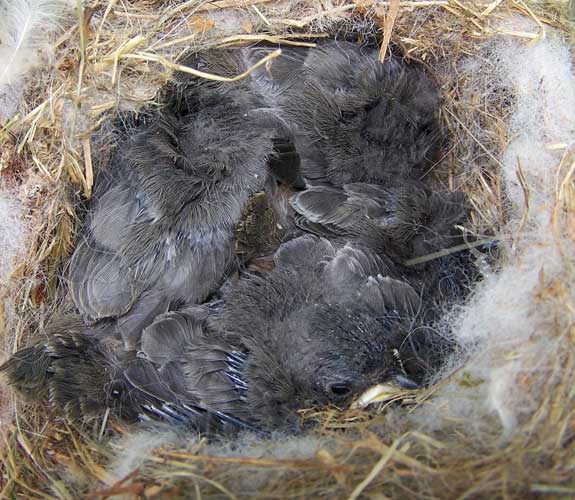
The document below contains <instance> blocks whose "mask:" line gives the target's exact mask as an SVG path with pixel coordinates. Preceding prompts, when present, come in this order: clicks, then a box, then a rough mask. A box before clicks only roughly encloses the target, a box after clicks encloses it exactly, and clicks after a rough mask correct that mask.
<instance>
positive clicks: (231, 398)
mask: <svg viewBox="0 0 575 500" xmlns="http://www.w3.org/2000/svg"><path fill="white" fill-rule="evenodd" d="M142 354H143V355H144V356H145V357H146V359H147V360H149V361H150V362H153V363H154V364H155V365H161V366H168V365H170V366H171V368H170V370H171V371H170V372H169V373H171V374H174V373H176V372H177V374H178V375H177V377H175V380H177V383H176V382H173V383H170V384H169V385H170V387H171V388H172V390H173V391H174V392H175V393H176V394H177V396H178V399H179V400H180V401H182V402H184V403H186V404H193V405H196V406H198V407H201V408H204V409H208V410H210V411H217V412H222V413H231V414H234V415H235V416H237V417H239V418H241V417H242V416H244V417H245V416H246V415H245V411H246V410H245V408H244V405H243V403H242V399H243V397H244V396H245V394H246V392H247V383H246V382H245V380H244V374H243V368H244V362H245V355H244V354H243V353H241V352H239V351H237V349H234V348H233V347H232V346H230V345H227V344H226V343H223V342H219V343H218V342H216V341H214V340H213V339H211V338H210V337H209V335H208V333H207V331H206V326H205V323H204V320H203V318H198V317H196V316H195V315H193V314H190V313H189V312H187V313H186V312H169V313H166V314H164V315H162V316H160V317H158V318H156V320H155V321H154V323H153V324H152V325H150V326H149V327H147V328H146V329H145V330H144V332H143V333H142ZM130 380H132V381H133V378H132V377H130ZM166 401H168V402H173V401H170V400H169V399H166Z"/></svg>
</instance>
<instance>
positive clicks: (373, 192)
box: [290, 183, 427, 247]
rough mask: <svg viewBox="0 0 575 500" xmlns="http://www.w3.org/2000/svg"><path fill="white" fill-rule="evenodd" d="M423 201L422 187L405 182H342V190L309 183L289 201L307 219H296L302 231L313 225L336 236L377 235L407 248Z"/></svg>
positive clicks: (424, 202) (424, 193)
mask: <svg viewBox="0 0 575 500" xmlns="http://www.w3.org/2000/svg"><path fill="white" fill-rule="evenodd" d="M426 200H427V194H426V192H425V190H423V189H418V188H415V187H413V186H411V185H409V184H406V185H404V186H397V187H383V186H378V185H375V184H367V183H354V184H345V185H344V186H343V189H337V188H331V187H327V186H312V187H310V188H308V189H306V190H305V191H302V192H300V193H296V194H295V195H294V196H292V198H291V200H290V202H291V204H292V207H293V208H294V210H295V211H296V212H297V213H298V214H300V216H301V218H303V219H304V220H305V221H307V222H308V223H307V224H306V223H304V224H302V223H301V221H300V224H299V226H300V227H301V229H303V230H308V231H311V232H316V231H315V230H314V228H316V227H317V225H319V226H322V227H323V230H327V231H329V232H331V233H332V234H336V235H337V234H347V235H350V236H361V237H364V238H369V239H373V238H374V237H376V236H377V235H381V236H382V237H383V236H386V237H387V239H388V240H389V241H390V242H391V243H393V244H394V245H396V246H404V247H407V244H408V242H409V240H410V239H411V238H412V237H413V236H414V235H415V233H416V232H417V231H418V230H419V228H420V225H421V220H420V219H421V218H422V217H423V216H424V215H425V212H426V206H427V205H426ZM309 223H311V224H309ZM320 234H321V233H320Z"/></svg>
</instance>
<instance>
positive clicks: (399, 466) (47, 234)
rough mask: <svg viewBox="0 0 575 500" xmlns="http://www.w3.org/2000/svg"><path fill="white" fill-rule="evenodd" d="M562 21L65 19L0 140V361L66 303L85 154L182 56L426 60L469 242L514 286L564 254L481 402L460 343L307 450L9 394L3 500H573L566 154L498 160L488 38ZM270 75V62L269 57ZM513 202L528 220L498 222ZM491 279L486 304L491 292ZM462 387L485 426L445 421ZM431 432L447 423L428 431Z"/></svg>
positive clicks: (507, 118)
mask: <svg viewBox="0 0 575 500" xmlns="http://www.w3.org/2000/svg"><path fill="white" fill-rule="evenodd" d="M566 16H567V13H566V11H565V10H564V9H563V6H562V5H560V4H557V5H552V4H546V5H545V6H543V5H542V4H537V5H536V4H528V3H525V2H524V1H523V0H513V1H507V0H495V1H493V2H490V3H487V2H486V3H481V2H476V3H471V2H460V1H458V0H421V1H413V2H412V1H403V0H401V1H399V0H392V1H390V2H373V1H371V0H356V1H351V2H350V1H347V0H341V1H334V2H331V1H323V0H292V1H288V2H283V1H282V2H273V1H270V0H238V1H232V0H215V1H213V2H203V1H196V0H190V1H186V2H176V1H173V2H162V1H154V0H134V1H116V0H109V1H104V2H102V1H93V2H92V1H88V2H86V3H85V5H84V6H83V7H82V8H80V9H77V12H76V15H75V17H74V14H73V12H72V15H71V17H70V18H65V17H64V18H63V19H62V30H61V31H60V32H59V33H58V34H57V37H56V38H55V40H54V41H53V42H54V43H53V48H54V50H53V52H52V54H53V55H52V57H51V60H50V61H49V63H48V64H47V65H46V66H45V67H44V68H43V69H42V70H38V71H36V72H35V73H34V76H33V78H31V79H30V81H29V83H28V84H27V87H26V92H25V102H24V103H23V105H22V106H21V107H20V113H19V114H17V115H16V116H13V117H12V118H10V119H8V120H7V121H5V122H4V123H3V124H2V127H1V128H0V144H1V146H0V153H1V156H0V162H1V163H0V169H1V171H2V177H3V185H4V186H9V187H10V189H11V190H12V191H13V192H15V193H17V198H18V200H19V201H20V202H21V203H22V204H23V206H24V214H25V220H26V225H27V227H28V234H29V238H28V243H29V246H28V248H29V251H28V253H27V255H25V256H24V257H22V258H21V259H20V261H19V262H18V265H17V266H16V267H15V268H14V271H13V273H12V276H11V280H10V282H9V283H5V284H4V285H5V286H4V290H3V311H2V312H3V314H2V318H1V321H2V325H3V327H4V328H3V333H2V335H3V344H4V348H5V352H6V353H8V352H10V351H12V350H15V349H17V348H18V347H22V346H24V345H26V344H27V343H29V341H30V339H31V338H33V337H34V336H38V335H40V333H39V332H41V331H42V326H43V324H44V322H45V321H47V319H48V318H49V317H50V315H51V313H52V312H53V311H54V310H55V309H56V308H57V307H58V304H59V303H61V300H62V296H61V294H62V292H61V290H60V287H59V283H60V281H61V278H62V276H64V274H65V269H66V262H67V259H68V257H69V255H70V251H71V249H72V248H73V245H74V241H75V235H76V232H77V229H78V228H79V227H80V224H81V216H80V215H79V214H80V211H81V206H82V201H83V200H85V199H87V198H89V197H90V195H91V192H92V183H93V179H94V168H95V165H96V159H97V158H98V157H99V155H100V151H101V150H104V149H105V148H106V147H107V144H108V143H107V141H106V133H105V131H106V130H108V128H107V127H109V123H110V120H111V119H114V118H116V117H117V116H118V113H122V112H126V111H137V110H138V109H141V108H142V107H143V106H153V105H154V103H155V98H156V96H157V91H158V89H160V88H161V87H162V86H163V85H164V84H165V83H166V82H168V81H169V80H170V78H171V75H172V73H173V71H174V70H178V69H181V67H180V66H179V65H178V60H179V57H180V56H181V55H182V54H183V53H184V52H185V51H186V50H189V48H190V47H194V48H205V47H212V46H231V45H237V44H250V43H255V42H258V41H267V42H270V43H274V44H275V43H277V44H278V45H279V46H280V47H281V46H282V45H310V44H313V43H314V41H316V40H317V39H318V38H321V37H325V36H334V35H335V36H344V35H345V34H346V33H349V32H352V31H353V32H356V33H359V34H360V36H361V34H362V33H363V34H365V33H367V32H369V31H373V30H376V31H377V30H380V32H381V33H382V34H383V35H382V37H381V55H382V57H384V56H385V54H386V52H387V51H388V50H389V44H390V43H392V44H394V45H395V46H398V47H400V48H401V50H402V52H403V53H404V55H405V57H406V58H408V59H413V60H417V61H419V62H422V63H423V64H425V65H426V66H427V67H428V68H429V69H430V71H431V72H432V74H434V75H435V77H436V79H437V81H438V82H439V84H440V87H441V91H442V96H443V103H442V107H441V111H440V116H439V120H440V122H441V124H442V127H443V128H444V130H445V131H446V132H447V134H448V136H449V145H448V147H446V148H445V149H444V151H443V153H444V154H443V158H442V159H441V161H440V162H439V163H438V164H437V165H435V167H434V175H435V177H436V179H437V182H440V183H442V184H443V185H444V187H447V188H449V189H461V190H463V191H465V192H466V193H467V194H468V195H469V198H470V200H471V203H472V205H473V220H472V222H473V227H472V230H473V231H474V232H475V233H476V234H480V235H484V236H486V237H490V236H494V235H496V236H497V238H498V239H499V240H500V241H501V245H502V246H503V247H504V248H505V251H504V252H503V253H504V260H505V262H504V263H502V264H501V266H503V267H504V266H507V269H509V268H511V269H515V271H516V273H515V274H517V273H521V272H522V271H521V269H522V268H521V263H522V261H525V262H527V264H529V262H530V261H529V260H528V259H527V258H526V257H525V255H526V252H528V251H531V250H529V249H532V248H537V245H539V246H541V245H543V246H544V245H546V244H548V245H549V255H550V256H551V255H557V257H550V259H552V260H553V264H552V265H551V264H549V265H548V266H547V267H545V266H542V267H541V268H540V269H538V270H537V271H538V279H537V282H536V284H535V285H534V286H533V287H532V289H531V290H529V291H528V295H529V303H528V304H527V306H525V305H524V306H522V307H524V310H525V314H530V315H531V319H529V321H536V322H537V324H538V325H543V327H538V329H537V332H536V333H535V334H533V335H529V336H526V337H522V338H520V339H515V340H516V342H514V343H513V342H512V343H511V344H510V345H509V346H507V348H505V349H503V348H502V351H501V353H500V355H501V356H500V358H498V359H497V360H496V361H493V360H491V361H490V363H491V364H488V369H489V370H490V371H491V382H490V383H491V386H490V387H491V389H489V390H487V391H486V392H485V391H484V392H481V391H482V389H481V387H482V385H488V384H489V381H487V380H483V379H482V378H481V377H479V376H477V375H476V372H474V371H473V370H471V369H470V370H468V369H467V366H468V365H470V364H471V365H472V364H473V363H477V359H476V358H474V356H479V357H481V353H482V351H481V350H479V351H477V350H473V349H470V350H469V351H467V354H468V355H469V356H468V359H467V361H466V362H465V363H460V364H457V363H455V364H454V367H455V368H454V369H453V370H452V371H451V372H450V373H448V374H446V375H445V376H444V377H442V378H441V380H440V381H439V382H438V383H437V384H435V385H433V386H432V387H431V388H430V389H428V390H427V391H425V392H424V393H418V394H407V395H404V397H403V402H402V403H403V404H401V405H400V406H398V405H397V404H396V403H395V402H394V403H392V404H389V405H388V407H387V408H381V409H380V410H381V411H369V412H367V411H360V410H347V411H341V410H338V409H323V410H312V409H309V410H305V411H303V412H302V418H305V419H312V420H314V421H316V422H317V424H318V425H317V426H316V427H315V430H313V431H311V432H310V433H309V434H308V435H307V436H305V437H303V438H302V437H285V436H284V437H282V436H277V437H276V438H274V439H270V440H266V441H262V440H258V439H256V438H249V437H247V438H244V439H242V440H239V441H237V442H233V443H226V442H219V443H208V442H206V441H204V440H202V439H196V438H194V437H193V436H189V435H187V436H186V435H184V436H182V435H178V434H177V433H176V432H177V431H174V430H169V429H168V430H165V431H163V432H160V431H157V430H154V431H149V430H142V429H141V428H131V427H128V426H126V424H124V423H122V422H119V421H115V420H114V419H113V418H112V417H111V416H110V415H102V416H101V417H99V418H96V419H93V420H90V421H89V422H83V423H79V422H70V421H67V420H64V419H62V418H60V417H58V416H56V415H52V414H51V413H50V412H47V410H46V408H45V407H44V406H34V405H30V404H24V403H21V402H19V401H17V400H14V399H13V397H12V396H11V394H10V393H9V392H8V390H7V389H2V392H1V393H0V398H1V399H0V400H1V402H2V406H3V408H2V413H1V414H0V418H2V421H1V426H0V431H1V433H2V441H1V444H0V456H1V460H0V470H1V471H2V475H1V483H0V484H1V486H0V497H1V498H43V499H51V498H58V499H63V498H66V499H72V498H80V497H82V498H113V497H118V496H121V495H124V497H126V498H140V497H142V498H189V497H197V498H201V497H202V496H204V495H206V496H207V495H213V496H221V497H230V498H236V497H242V496H262V497H278V498H280V497H281V498H291V497H330V498H339V497H349V498H358V497H360V496H364V497H365V498H374V499H375V498H388V497H406V496H409V497H427V498H431V497H440V498H455V497H490V498H499V497H521V498H524V497H526V496H532V495H538V494H555V495H562V494H565V495H569V494H573V493H574V492H575V482H574V480H573V478H574V477H575V461H574V460H573V457H574V456H575V439H573V437H574V436H575V434H574V433H575V398H574V394H573V387H574V386H575V335H574V332H575V330H573V328H574V327H573V324H574V320H575V311H574V309H573V302H572V299H573V288H572V287H573V285H572V283H573V270H574V264H575V259H574V255H573V252H572V246H571V245H572V244H573V243H574V242H573V235H574V234H575V230H574V229H575V227H573V220H575V196H574V194H575V192H574V190H573V173H574V167H573V165H574V163H573V162H574V157H573V151H572V149H571V145H570V144H569V143H568V142H554V143H548V144H545V147H546V150H547V151H548V152H549V156H548V157H545V158H553V159H556V161H555V162H554V163H549V164H545V165H542V166H541V168H544V169H546V170H547V171H548V172H550V174H549V175H548V177H546V182H547V183H548V186H547V187H546V188H545V187H543V188H542V187H541V186H539V185H537V184H536V182H535V181H534V180H533V179H534V177H533V176H532V175H531V173H530V172H529V171H527V166H525V165H522V164H521V162H520V161H515V167H514V169H513V170H514V172H513V173H514V175H515V176H516V177H515V179H514V180H510V179H511V178H512V177H513V175H510V174H509V171H507V173H506V171H505V169H506V168H507V167H506V165H508V163H509V162H507V161H506V159H505V153H506V151H508V150H509V146H510V144H511V143H512V142H513V140H514V139H515V135H516V134H517V129H516V128H515V129H513V125H512V120H513V119H514V118H513V116H514V109H515V106H516V104H517V101H518V99H519V98H520V97H521V96H518V95H515V94H514V89H513V88H511V87H510V86H508V85H507V86H506V85H504V84H498V85H495V84H494V79H497V78H499V76H498V75H500V74H501V73H500V70H501V65H503V64H507V63H506V61H504V60H502V59H501V58H500V57H499V55H500V53H499V52H497V51H496V50H494V49H493V47H494V46H495V45H494V44H495V42H497V43H499V44H502V43H503V44H505V43H510V44H515V45H510V46H511V47H512V48H513V47H514V46H515V47H519V48H521V50H523V48H525V47H527V48H529V47H534V46H536V45H537V44H538V43H541V42H542V41H543V40H544V39H545V37H546V36H549V33H551V32H553V33H555V34H554V35H553V36H557V34H561V35H563V36H565V37H567V38H568V37H569V25H568V23H567V21H566V20H565V19H566ZM518 50H519V49H518ZM272 57H274V55H273V54H272ZM267 63H271V64H273V61H264V62H262V64H267ZM203 77H205V78H212V79H217V78H218V76H217V75H203ZM241 77H242V75H238V78H241ZM541 126H542V127H544V126H545V124H544V123H542V124H541ZM515 127H517V125H515ZM95 138H96V139H95ZM513 183H515V184H514V185H512V184H513ZM545 189H548V190H549V192H550V193H551V194H550V195H549V197H547V198H545V200H547V201H545V202H537V200H538V199H539V198H540V194H541V193H540V190H545ZM514 196H515V198H514ZM514 199H515V200H516V201H517V200H519V202H521V203H520V204H521V206H522V207H523V212H522V214H521V215H520V217H518V218H517V220H516V221H515V222H516V224H514V225H510V224H509V221H510V219H512V217H513V216H512V213H513V205H514V201H513V200H514ZM534 200H535V201H534ZM519 202H518V203H519ZM545 210H548V212H545ZM530 211H531V212H530ZM533 212H536V215H540V214H541V213H543V212H544V213H545V214H549V216H548V217H547V216H546V217H547V218H546V219H545V223H544V224H542V225H540V226H537V227H541V226H544V227H545V228H547V229H546V230H547V231H548V232H549V234H550V235H551V236H550V237H549V238H548V239H546V240H545V241H547V242H548V243H542V242H541V241H540V240H537V238H534V239H530V240H529V241H528V243H525V241H526V238H527V237H528V236H532V233H534V232H536V229H533V227H532V226H530V224H532V221H531V220H530V217H531V215H532V213H533ZM526 235H527V236H526ZM549 242H550V243H549ZM542 255H543V254H542ZM529 271H531V269H529ZM525 272H527V271H525ZM493 273H494V274H497V273H498V271H497V270H495V271H493ZM503 277H505V275H503ZM491 278H493V277H491ZM485 281H486V282H489V279H486V280H485ZM519 283H521V281H519ZM488 285H489V283H488ZM488 285H487V289H485V290H483V292H482V293H483V294H487V295H488V294H489V293H490V291H489V287H488ZM498 285H500V283H499V284H498ZM494 286H495V285H494ZM484 288H485V287H484ZM516 292H518V290H507V293H511V294H514V293H516ZM493 293H496V291H494V292H493ZM472 300H474V299H472ZM477 300H481V297H479V299H477ZM518 307H519V306H518ZM499 313H501V311H499V310H497V309H495V310H494V311H493V314H492V315H490V314H489V313H487V314H483V315H479V316H478V317H479V319H477V318H476V319H475V321H476V325H477V329H479V330H481V329H482V328H483V329H488V328H489V327H490V326H489V325H490V324H491V322H492V321H494V319H493V317H494V316H496V315H497V314H499ZM462 314H463V316H462ZM464 316H465V315H464V313H461V311H460V312H459V313H454V312H452V313H451V315H450V316H449V317H450V318H451V321H452V322H453V321H461V322H465V321H468V320H465V319H464ZM462 318H463V319H462ZM452 327H453V326H452ZM493 328H497V326H495V327H492V329H493ZM502 334H504V332H502ZM486 339H487V340H486ZM483 341H485V342H489V337H485V338H484V339H483ZM478 342H479V343H481V339H480V340H479V341H478ZM541 342H543V344H541ZM525 343H533V345H534V346H539V345H553V346H554V347H553V349H547V350H546V349H543V350H540V349H538V348H537V349H534V351H537V352H532V351H533V350H528V349H527V350H525V349H523V344H525ZM470 353H471V354H470ZM478 353H479V354H478ZM509 364H511V365H512V366H514V367H517V366H521V367H523V369H516V370H515V371H514V372H513V373H514V377H513V384H514V387H515V390H516V391H517V393H522V394H529V395H530V398H529V403H530V404H529V405H527V406H526V407H522V408H521V411H517V412H514V411H512V410H513V408H512V409H511V411H507V413H506V410H505V409H502V408H501V407H500V406H498V405H497V404H496V400H497V390H496V389H497V384H496V382H497V380H494V378H495V379H496V378H497V377H498V376H499V375H495V376H494V375H493V373H495V372H497V373H498V374H500V375H501V377H502V378H503V377H504V375H505V373H506V372H505V370H506V368H507V367H508V365H509ZM469 393H473V394H477V398H487V399H488V400H489V401H487V402H485V404H484V405H483V406H485V407H486V408H487V410H486V411H485V412H483V413H481V412H479V413H478V412H473V411H470V412H467V413H465V412H459V413H458V412H455V411H454V412H450V411H449V409H450V406H456V405H457V401H458V400H460V399H462V400H463V399H464V400H466V401H467V400H470V401H473V397H470V396H469ZM494 401H495V403H494ZM470 404H471V405H478V406H481V403H477V402H473V403H470ZM488 410H489V411H488ZM491 410H493V412H491ZM434 419H436V420H440V421H439V422H435V423H434V424H433V425H431V424H430V422H431V421H432V420H434Z"/></svg>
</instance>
